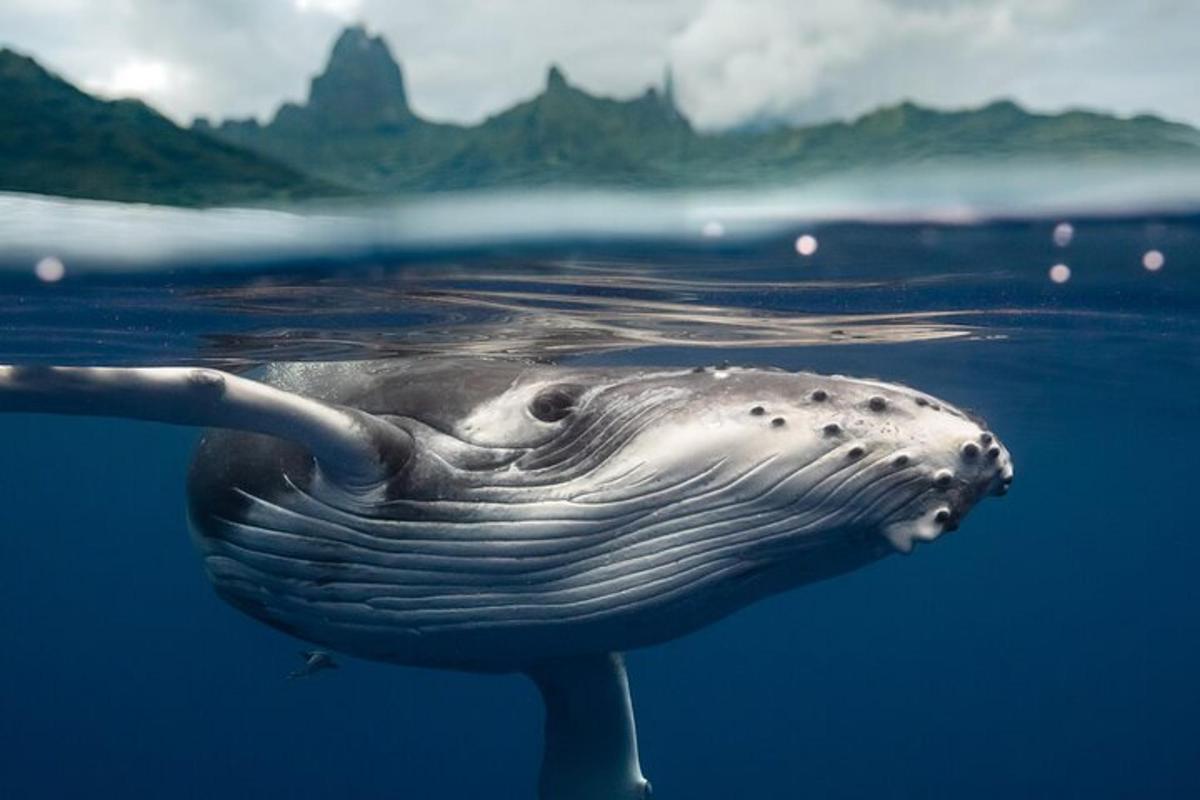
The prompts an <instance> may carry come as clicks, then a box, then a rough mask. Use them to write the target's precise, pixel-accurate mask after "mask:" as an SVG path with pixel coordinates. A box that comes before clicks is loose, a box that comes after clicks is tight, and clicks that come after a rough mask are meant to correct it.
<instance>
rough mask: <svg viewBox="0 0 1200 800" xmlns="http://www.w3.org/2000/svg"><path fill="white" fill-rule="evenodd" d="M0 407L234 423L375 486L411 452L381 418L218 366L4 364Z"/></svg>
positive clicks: (356, 482) (360, 484) (354, 484)
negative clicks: (305, 451) (289, 443)
mask: <svg viewBox="0 0 1200 800" xmlns="http://www.w3.org/2000/svg"><path fill="white" fill-rule="evenodd" d="M0 412H26V413H44V414H70V415H80V416H94V417H121V418H127V419H140V420H149V421H153V422H165V423H169V424H173V425H189V426H198V427H213V428H229V429H232V430H241V431H249V432H253V433H262V434H267V435H269V436H275V437H278V438H281V439H287V440H290V441H293V442H296V443H298V444H301V445H303V446H304V447H306V448H307V449H308V451H309V452H310V453H311V454H312V455H313V457H314V458H315V459H316V461H317V463H318V465H319V466H320V467H321V472H322V474H323V475H325V476H326V477H327V478H329V479H330V480H332V481H334V482H335V483H337V484H339V485H341V486H343V487H345V488H348V489H358V490H364V491H365V490H369V489H371V488H373V487H374V486H377V485H378V484H379V483H380V482H381V481H383V480H384V479H386V477H387V476H388V474H389V473H390V472H392V471H394V469H395V468H396V465H397V463H398V462H399V463H402V462H403V460H404V459H406V458H407V456H408V455H409V454H410V453H411V451H412V439H411V438H410V436H409V435H408V434H407V433H406V432H404V431H402V430H400V429H398V428H396V427H394V426H392V425H389V424H388V423H386V422H384V421H383V420H380V419H378V418H377V417H374V416H372V415H370V414H366V413H364V412H361V411H357V410H354V409H349V408H343V407H340V406H335V405H331V404H327V403H323V402H320V401H317V400H313V399H311V398H308V397H304V396H302V395H299V394H293V393H291V392H286V391H283V390H280V389H276V388H274V387H271V386H267V385H266V384H263V383H259V382H257V381H253V380H249V379H247V378H240V377H237V376H236V375H231V374H228V373H225V372H221V371H219V370H213V369H201V368H187V367H127V368H121V367H42V366H30V367H13V366H0Z"/></svg>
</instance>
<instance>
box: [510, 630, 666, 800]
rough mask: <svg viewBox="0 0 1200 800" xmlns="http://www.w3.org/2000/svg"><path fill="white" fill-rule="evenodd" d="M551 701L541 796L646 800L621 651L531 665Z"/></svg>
mask: <svg viewBox="0 0 1200 800" xmlns="http://www.w3.org/2000/svg"><path fill="white" fill-rule="evenodd" d="M529 676H530V677H531V678H533V680H534V682H535V683H536V684H537V686H538V689H540V690H541V693H542V699H543V701H544V702H545V705H546V725H545V734H546V743H545V752H544V755H543V757H542V772H541V777H540V779H539V781H538V791H539V796H540V798H541V800H644V798H647V797H649V796H650V783H649V782H648V781H647V780H646V778H645V777H644V776H643V775H642V768H641V764H640V763H639V762H638V748H637V731H636V728H635V725H634V719H633V704H632V702H631V700H630V698H629V679H628V677H627V676H626V674H625V663H624V661H623V660H622V658H621V656H620V654H618V653H607V654H603V655H594V656H581V657H576V658H569V659H561V660H556V661H552V662H545V663H542V664H539V665H538V666H537V667H536V668H533V669H530V670H529Z"/></svg>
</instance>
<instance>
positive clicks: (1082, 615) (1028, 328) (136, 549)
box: [0, 217, 1200, 800]
mask: <svg viewBox="0 0 1200 800" xmlns="http://www.w3.org/2000/svg"><path fill="white" fill-rule="evenodd" d="M1055 222H1056V220H1052V219H1048V220H1025V221H1008V222H997V223H992V224H975V225H936V224H929V223H924V224H916V225H901V224H892V225H863V224H848V223H847V224H833V223H826V224H824V225H821V226H816V227H813V226H809V227H807V228H805V230H806V231H811V232H814V233H815V234H816V235H818V237H819V239H820V249H819V251H818V252H817V254H816V255H815V256H813V257H811V258H808V259H802V258H799V257H798V256H796V254H795V252H794V250H793V249H792V242H793V239H794V236H795V235H796V234H797V233H799V232H800V231H799V230H791V231H782V232H778V233H776V234H772V235H763V236H761V237H759V238H756V239H744V240H738V241H736V242H733V241H729V242H715V243H713V242H703V243H697V242H678V241H675V242H668V241H639V242H616V241H607V240H606V241H598V240H573V241H564V242H557V243H556V242H541V243H539V244H538V245H537V246H536V247H533V246H529V247H525V248H521V247H516V246H512V245H505V246H499V245H497V246H482V247H480V246H474V247H472V248H463V249H461V250H459V251H450V250H444V251H440V252H425V253H414V252H407V253H403V254H390V255H389V254H385V253H377V254H373V255H372V256H371V257H369V258H362V257H356V258H347V259H343V260H341V261H339V260H336V259H334V260H332V261H331V260H324V261H311V260H308V261H296V262H293V263H289V262H287V261H282V262H277V263H273V264H271V265H269V267H267V266H264V265H262V264H258V265H255V266H247V265H238V264H237V263H229V262H226V263H224V264H222V265H221V267H220V269H215V270H214V269H204V268H203V266H204V265H203V264H190V265H175V266H173V267H172V268H171V269H170V270H167V271H161V270H160V271H153V272H150V271H140V272H139V271H135V272H125V273H122V274H120V275H113V274H101V273H100V272H96V273H92V274H88V275H75V274H73V273H72V272H71V271H70V266H71V265H70V264H68V275H67V278H66V279H65V280H63V281H61V282H59V283H55V284H40V283H38V282H37V281H36V280H35V279H33V278H32V277H31V276H29V275H28V274H27V273H28V270H24V271H13V272H10V273H8V274H6V275H5V276H4V277H3V279H2V280H0V308H2V309H3V311H4V318H3V319H2V320H0V361H2V362H14V361H15V362H22V363H33V362H37V363H68V362H69V363H122V364H166V363H185V362H186V363H211V364H216V365H220V366H225V367H230V368H240V367H241V366H244V365H248V364H252V363H257V362H260V361H262V360H266V359H271V358H280V359H286V358H355V357H364V356H379V355H395V356H404V355H412V354H429V353H434V354H436V353H444V352H480V353H489V354H497V353H506V354H510V355H514V356H520V357H534V358H539V359H546V360H559V361H564V362H572V361H575V362H579V361H587V362H592V363H598V362H604V363H664V364H665V363H675V364H702V363H713V362H718V361H722V360H729V361H732V362H734V363H750V364H763V365H767V364H770V365H776V366H781V367H785V368H789V369H813V370H817V371H822V372H841V373H846V374H851V375H861V376H875V377H880V378H884V379H888V380H895V381H900V382H904V383H907V384H911V385H914V386H918V387H921V388H922V389H925V390H927V391H929V392H931V393H933V394H936V395H938V396H942V397H944V398H946V399H948V400H951V401H953V402H955V403H957V404H959V405H962V406H966V407H969V408H971V409H973V410H975V411H976V412H978V413H980V414H982V415H983V416H985V417H986V418H987V420H988V422H989V424H990V425H991V427H992V429H994V430H995V431H997V432H998V433H999V434H1000V435H1001V436H1002V437H1003V439H1004V441H1005V443H1006V444H1007V445H1008V447H1009V448H1010V450H1011V451H1012V454H1013V457H1014V459H1015V463H1016V469H1017V479H1016V482H1015V485H1014V487H1013V490H1012V492H1011V493H1010V494H1009V495H1008V496H1007V497H1004V498H1002V499H999V500H995V499H993V500H988V501H987V502H984V503H982V504H981V505H980V506H979V507H978V508H977V509H976V510H975V511H973V512H972V515H971V517H970V519H969V520H967V522H966V523H965V524H964V526H963V527H962V529H961V530H960V531H958V532H957V533H955V534H953V535H951V536H946V537H943V538H942V539H940V540H939V541H938V542H936V543H935V544H933V545H930V546H926V547H921V548H918V550H917V552H916V553H915V554H914V555H912V556H910V557H901V556H894V557H891V558H888V559H886V560H884V561H883V562H881V563H879V564H877V565H874V566H872V567H869V568H866V569H864V570H861V571H860V572H857V573H854V574H851V575H848V576H845V577H842V578H838V579H835V580H832V581H829V582H827V583H823V584H819V585H815V586H810V587H806V588H803V589H800V590H797V591H794V592H792V593H790V594H786V595H782V596H779V597H776V598H774V599H771V600H768V601H765V602H762V603H760V604H759V605H757V606H754V607H752V608H750V609H747V610H745V611H743V612H741V613H739V614H737V615H735V616H734V617H732V618H730V619H728V620H726V621H724V622H721V623H719V624H717V625H714V626H712V627H710V628H708V629H706V630H704V631H702V632H701V633H698V634H696V635H693V636H690V637H688V638H685V639H683V640H679V641H676V642H674V643H671V644H669V645H666V646H661V647H657V648H654V649H649V650H645V651H641V652H635V653H631V654H629V657H628V663H629V671H630V677H631V681H632V686H633V694H634V701H635V705H636V708H637V712H638V721H639V735H640V745H641V750H642V763H643V766H644V769H645V771H646V773H647V776H648V777H650V778H651V780H652V781H653V782H654V786H655V790H656V796H658V797H665V798H688V799H689V800H695V799H696V798H731V797H764V798H765V797H789V796H804V797H833V798H879V797H897V798H902V797H912V798H929V797H946V798H963V797H973V798H1012V797H1079V798H1125V797H1130V798H1132V797H1139V798H1141V797H1195V796H1200V736H1197V735H1196V720H1197V719H1200V691H1198V690H1197V681H1196V676H1197V675H1200V588H1198V587H1200V581H1198V580H1197V574H1200V536H1197V529H1196V523H1195V511H1194V509H1195V507H1196V503H1197V502H1200V494H1198V492H1197V489H1196V487H1197V478H1198V476H1200V469H1198V466H1197V465H1198V461H1197V452H1198V451H1200V436H1198V435H1197V430H1200V220H1197V219H1195V218H1188V217H1175V218H1155V219H1147V218H1132V219H1128V218H1124V219H1115V218H1114V219H1094V220H1090V221H1089V220H1083V221H1076V224H1075V237H1074V240H1073V242H1072V243H1071V244H1070V245H1069V246H1068V247H1065V248H1063V247H1057V246H1055V245H1054V244H1053V243H1052V241H1051V229H1052V228H1053V226H1054V223H1055ZM1151 249H1157V250H1159V251H1161V252H1162V253H1163V254H1164V256H1165V265H1164V266H1163V267H1162V269H1160V270H1158V271H1150V270H1147V269H1145V268H1144V267H1143V266H1142V257H1143V254H1144V253H1145V252H1146V251H1147V250H1151ZM1057 262H1063V263H1065V264H1067V265H1069V267H1070V269H1071V277H1070V280H1068V281H1067V282H1065V283H1062V284H1056V283H1054V282H1052V281H1051V280H1050V279H1049V278H1048V273H1047V270H1048V269H1049V268H1050V266H1051V265H1053V264H1055V263H1057ZM195 439H196V435H195V434H194V433H192V432H189V431H187V430H181V429H176V428H168V427H165V426H155V425H151V424H139V423H131V422H121V421H111V420H104V421H95V420H85V419H63V418H52V417H45V416H35V415H28V416H19V417H18V416H10V417H4V418H0V487H2V489H0V491H2V492H3V503H0V633H2V634H3V636H2V639H0V796H3V797H13V798H56V797H76V796H121V797H139V798H140V797H147V798H149V797H154V798H158V797H196V798H212V797H253V796H258V797H292V798H328V797H346V798H385V797H386V798H394V797H413V798H432V797H439V798H509V797H513V798H520V797H532V796H533V793H534V787H535V781H536V770H537V763H538V758H539V753H540V737H541V731H540V724H541V718H540V715H541V710H540V703H539V700H538V697H537V695H536V693H535V691H534V690H533V688H532V686H531V685H530V684H529V683H528V682H527V681H526V680H525V679H523V678H520V677H515V676H514V677H481V676H471V675H461V674H453V673H443V672H432V671H422V670H415V669H405V668H399V667H393V666H387V665H380V664H373V663H367V662H361V661H355V660H353V659H344V663H343V669H341V670H340V671H338V672H336V673H326V674H322V675H319V676H317V677H315V678H314V679H312V680H306V681H287V680H284V676H285V675H286V674H287V672H289V671H290V670H291V669H293V668H294V667H295V666H296V665H297V663H298V659H297V656H296V653H297V651H298V650H300V649H302V648H303V646H304V645H303V643H301V642H298V641H295V640H292V639H289V638H287V637H286V636H284V635H282V634H280V633H278V632H275V631H273V630H270V629H268V628H266V627H263V626H261V625H259V624H258V623H256V622H253V621H251V620H250V619H248V618H246V617H244V616H242V615H240V614H239V613H238V612H236V611H234V610H233V609H232V608H230V607H227V606H226V605H224V604H223V603H222V602H221V601H220V600H218V599H217V597H216V596H215V595H214V594H213V593H212V591H211V590H210V589H209V587H208V585H207V582H206V580H205V578H204V577H203V575H202V573H201V569H200V565H199V562H198V559H197V558H195V556H194V555H193V553H192V550H191V545H190V543H189V540H188V537H187V533H186V527H185V520H184V513H183V509H184V495H183V481H184V475H185V470H186V467H187V462H188V458H189V451H190V448H191V447H192V445H193V443H194V441H195Z"/></svg>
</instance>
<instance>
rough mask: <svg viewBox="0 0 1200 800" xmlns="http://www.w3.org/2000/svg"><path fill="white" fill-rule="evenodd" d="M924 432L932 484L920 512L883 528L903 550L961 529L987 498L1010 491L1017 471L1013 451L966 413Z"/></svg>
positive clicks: (925, 494) (897, 548) (892, 541)
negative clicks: (972, 510) (980, 503)
mask: <svg viewBox="0 0 1200 800" xmlns="http://www.w3.org/2000/svg"><path fill="white" fill-rule="evenodd" d="M938 410H939V411H943V413H944V410H943V409H938ZM950 413H951V414H952V415H955V416H957V415H958V413H959V412H955V411H951V412H950ZM919 430H920V428H919ZM924 430H925V431H926V432H927V434H928V435H927V436H926V437H924V438H925V445H926V456H925V459H926V461H927V463H928V465H929V466H928V473H927V474H928V481H929V486H928V488H927V489H926V491H925V493H924V495H923V498H922V502H919V503H917V504H915V507H916V509H918V512H919V513H917V514H916V515H915V516H912V517H910V518H906V519H899V520H893V521H891V522H890V523H888V524H887V525H885V526H884V527H883V534H884V537H885V538H886V539H888V541H889V542H891V544H892V545H893V546H894V547H895V549H896V550H898V551H900V552H902V553H908V552H911V551H912V549H913V547H914V546H915V545H916V544H917V543H918V542H930V541H933V540H935V539H937V538H938V537H939V536H940V535H941V534H943V533H950V532H953V531H956V530H958V528H959V526H960V525H961V524H962V522H963V519H964V518H965V517H966V516H967V514H968V513H969V512H970V511H971V509H972V508H974V507H975V505H976V504H977V503H979V501H980V500H982V499H983V498H984V497H988V496H994V497H999V496H1003V495H1005V494H1007V493H1008V490H1009V488H1010V487H1011V486H1012V482H1013V477H1014V474H1015V473H1014V469H1013V462H1012V456H1011V455H1010V454H1009V452H1008V449H1007V448H1006V447H1005V446H1004V445H1003V444H1002V443H1001V442H1000V441H999V439H998V438H997V437H996V435H995V434H993V433H992V432H991V431H989V430H987V428H986V426H984V425H983V424H982V422H981V421H976V420H973V419H969V418H966V417H965V415H963V416H961V417H958V418H957V419H949V420H941V421H939V422H938V423H934V422H928V423H926V425H925V426H924Z"/></svg>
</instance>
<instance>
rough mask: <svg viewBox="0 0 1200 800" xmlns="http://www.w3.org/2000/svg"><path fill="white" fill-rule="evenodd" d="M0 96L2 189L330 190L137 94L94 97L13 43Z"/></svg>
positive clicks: (3, 58)
mask: <svg viewBox="0 0 1200 800" xmlns="http://www.w3.org/2000/svg"><path fill="white" fill-rule="evenodd" d="M0 98H3V102H0V189H3V190H7V191H20V192H34V193H38V194H52V195H62V196H68V197H87V198H94V199H102V200H122V201H129V202H148V203H171V204H182V205H192V204H209V203H232V202H256V201H264V200H280V199H289V198H296V197H310V196H314V195H320V194H329V193H331V192H333V191H334V190H333V189H332V187H330V186H329V185H327V184H325V183H324V182H322V181H318V180H315V179H313V178H309V177H307V176H305V175H302V174H300V173H299V172H298V171H296V170H295V169H292V168H290V167H288V166H286V165H283V164H280V163H277V162H274V161H270V160H268V159H266V158H264V157H262V156H260V155H256V154H254V153H251V152H247V151H245V150H242V149H240V148H237V147H234V146H232V145H230V144H227V143H224V142H219V141H214V140H213V139H211V138H209V137H207V136H203V135H201V134H198V133H195V132H193V131H190V130H186V129H183V128H180V127H179V126H177V125H175V124H174V123H172V122H171V121H170V120H168V119H166V118H165V117H163V116H162V115H161V114H159V113H158V112H156V111H154V110H153V109H151V108H150V107H148V106H147V105H145V104H144V103H141V102H139V101H136V100H116V101H111V102H110V101H103V100H98V99H96V98H94V97H91V96H90V95H87V94H85V93H83V92H81V91H79V90H78V89H76V88H75V87H73V86H71V85H70V84H69V83H67V82H66V81H63V80H62V79H60V78H58V77H57V76H55V75H52V74H51V73H49V72H47V71H46V70H45V69H43V68H42V67H41V66H39V65H38V64H37V62H35V61H34V60H33V59H31V58H28V57H26V56H23V55H20V54H18V53H14V52H13V51H11V50H0Z"/></svg>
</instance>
